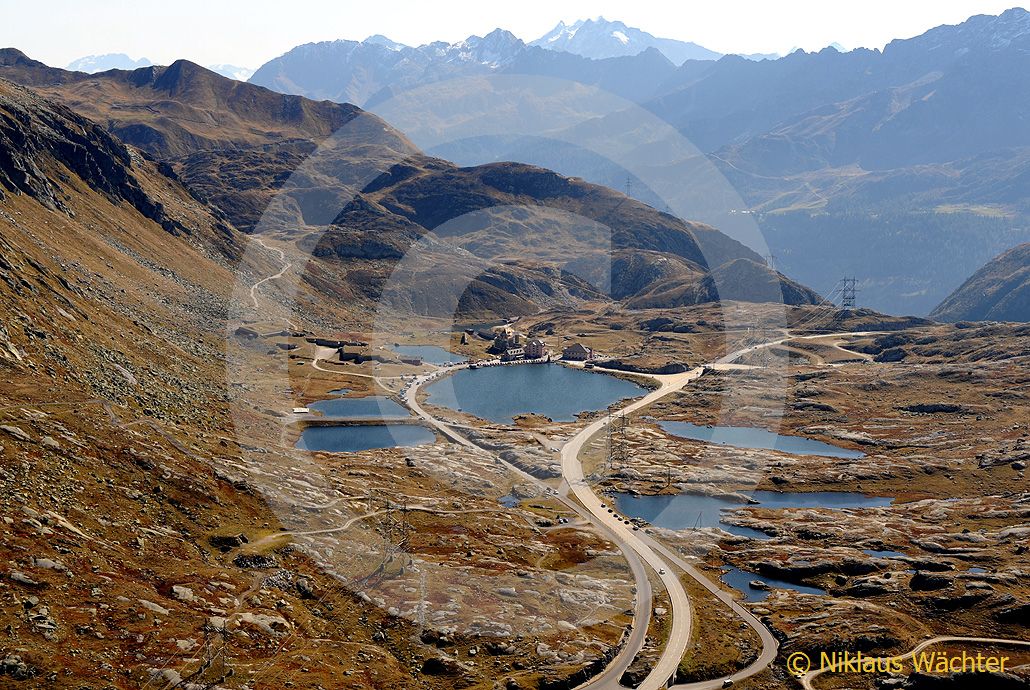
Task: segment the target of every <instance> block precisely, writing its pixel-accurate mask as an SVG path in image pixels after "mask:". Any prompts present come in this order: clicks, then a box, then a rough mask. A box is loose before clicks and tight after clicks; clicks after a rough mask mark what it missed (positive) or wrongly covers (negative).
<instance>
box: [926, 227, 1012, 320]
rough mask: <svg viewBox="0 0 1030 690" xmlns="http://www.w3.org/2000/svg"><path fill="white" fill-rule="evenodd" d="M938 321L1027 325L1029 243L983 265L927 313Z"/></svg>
mask: <svg viewBox="0 0 1030 690" xmlns="http://www.w3.org/2000/svg"><path fill="white" fill-rule="evenodd" d="M930 318H933V319H937V320H939V321H950V322H955V321H1030V242H1028V243H1026V244H1021V245H1019V246H1017V247H1013V248H1012V249H1009V250H1008V251H1006V252H1003V253H1002V254H1000V255H998V256H996V257H995V258H993V259H992V260H991V261H989V262H987V264H985V265H984V266H983V267H982V268H980V269H979V270H978V271H977V272H976V273H974V274H973V275H971V276H970V277H969V278H968V279H967V280H966V281H965V282H964V283H962V285H961V286H959V288H958V289H957V290H955V291H954V292H953V293H951V294H950V295H948V297H946V298H945V299H944V301H943V302H941V303H940V304H939V305H937V307H936V308H935V309H934V310H933V311H932V312H930Z"/></svg>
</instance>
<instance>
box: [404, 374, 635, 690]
mask: <svg viewBox="0 0 1030 690" xmlns="http://www.w3.org/2000/svg"><path fill="white" fill-rule="evenodd" d="M467 366H468V364H467V363H465V364H457V365H454V366H452V367H448V368H446V369H438V370H437V371H435V372H432V373H430V374H425V375H423V376H420V377H418V378H417V379H415V381H413V382H412V384H411V385H410V386H409V387H408V388H407V390H406V391H405V393H404V396H403V400H404V403H405V404H406V405H407V406H408V407H409V408H410V409H411V411H412V412H414V413H415V414H417V415H418V416H419V417H421V418H422V419H424V420H425V421H426V422H427V423H428V424H430V425H432V426H433V428H434V429H436V430H437V431H439V432H440V433H441V434H442V435H443V436H444V437H445V438H447V439H450V440H451V441H453V442H454V443H457V444H459V445H462V446H465V447H466V448H478V447H479V446H477V445H476V444H474V443H473V442H472V441H470V440H469V439H468V438H466V437H465V436H464V435H463V434H461V433H460V432H459V431H457V430H456V429H455V428H454V427H453V426H452V425H450V424H447V423H446V422H444V421H442V420H440V419H437V418H436V417H434V416H433V415H431V414H429V413H428V412H426V410H425V409H424V408H423V407H422V405H421V404H419V402H418V390H419V388H421V387H422V386H423V385H425V384H426V383H429V382H430V381H434V380H436V379H438V378H440V377H441V376H442V375H444V374H450V373H452V372H454V371H457V370H459V369H464V368H466V367H467ZM497 461H498V462H500V463H501V464H503V465H504V466H505V467H507V468H508V469H509V470H510V471H512V472H514V473H515V474H517V475H519V476H521V477H523V478H524V479H525V480H526V481H529V482H532V483H533V484H536V485H537V486H539V487H541V488H542V489H543V490H544V491H548V492H550V491H551V489H550V487H548V486H547V485H546V484H545V483H544V482H543V481H541V480H539V479H537V478H536V477H534V476H532V475H530V474H527V473H526V472H524V471H523V470H521V469H519V468H518V467H515V466H514V465H512V464H511V463H509V462H506V461H504V460H502V459H501V458H499V457H498V458H497ZM554 497H555V498H557V499H558V500H560V501H561V502H562V503H564V504H565V505H566V507H568V508H570V509H571V510H573V511H574V512H575V513H576V514H577V515H579V516H580V517H582V518H583V519H585V520H586V521H587V522H589V523H590V524H591V525H593V526H594V527H595V528H596V529H597V530H598V531H599V532H600V533H601V534H602V535H604V536H605V537H606V538H608V539H610V540H611V541H612V543H614V544H615V545H616V546H618V547H619V550H621V551H622V553H623V555H624V556H625V557H626V561H627V563H628V564H629V568H630V572H631V573H632V574H633V580H634V583H635V587H636V594H635V596H634V602H635V606H634V611H633V624H632V626H631V627H630V633H629V637H628V638H626V639H625V640H623V643H622V647H621V649H620V650H619V652H618V653H617V654H616V655H615V657H614V658H613V659H612V660H611V661H610V662H609V663H608V665H607V666H606V667H605V669H604V671H602V672H601V673H599V674H597V675H595V676H593V677H592V678H591V679H590V680H589V681H587V682H586V683H584V684H583V685H581V686H579V688H580V690H587V689H589V690H623V686H622V685H620V684H619V679H620V678H622V675H623V674H624V673H625V672H626V669H628V668H629V667H630V665H631V664H632V663H633V659H635V658H636V656H637V654H639V653H640V650H641V649H643V647H644V642H645V639H646V637H647V628H648V625H649V623H650V620H651V608H652V603H653V598H652V597H653V594H652V591H651V581H650V580H649V579H648V577H647V572H646V571H645V569H644V564H643V562H642V561H641V560H640V558H639V557H638V555H637V552H636V551H635V550H634V549H632V548H630V547H629V545H627V544H626V543H624V542H623V541H622V540H621V539H619V537H618V535H617V534H615V533H614V532H613V531H612V530H611V529H610V528H609V527H608V526H607V525H605V524H603V523H600V522H599V521H598V520H597V519H596V518H595V516H594V515H592V514H591V513H590V512H589V511H588V510H586V509H584V508H583V506H581V505H579V504H578V503H576V502H575V501H572V500H570V499H569V498H568V497H566V496H563V495H561V494H557V495H555V496H554Z"/></svg>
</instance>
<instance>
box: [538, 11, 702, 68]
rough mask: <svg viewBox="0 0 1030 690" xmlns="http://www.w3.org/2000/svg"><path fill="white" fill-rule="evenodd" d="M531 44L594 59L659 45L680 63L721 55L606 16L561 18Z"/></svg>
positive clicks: (637, 52) (627, 54)
mask: <svg viewBox="0 0 1030 690" xmlns="http://www.w3.org/2000/svg"><path fill="white" fill-rule="evenodd" d="M529 45H530V46H538V47H541V48H546V49H548V50H556V51H563V52H567V53H574V54H576V55H580V56H582V57H587V58H591V59H594V60H601V59H605V58H611V57H626V56H632V55H639V54H640V53H642V52H643V51H644V50H646V49H647V48H657V49H658V50H660V51H661V52H662V53H664V54H665V56H666V57H667V58H669V60H671V61H672V62H673V63H675V64H677V65H680V64H683V63H684V62H685V61H687V60H716V59H718V58H719V57H721V55H720V54H719V53H716V52H714V51H711V50H708V49H707V48H704V47H702V46H699V45H697V44H696V43H690V42H688V41H678V40H675V39H671V38H659V37H656V36H653V35H652V34H649V33H647V32H646V31H642V30H641V29H637V28H634V27H630V26H626V24H624V23H623V22H621V21H618V20H609V19H605V18H604V17H603V16H598V17H596V18H593V19H580V20H579V21H577V22H575V23H573V24H572V25H568V24H566V23H565V22H563V21H561V22H558V24H557V26H555V27H554V28H553V29H551V31H549V32H547V33H546V34H544V35H543V36H541V37H540V38H538V39H536V40H535V41H532V42H531V43H529Z"/></svg>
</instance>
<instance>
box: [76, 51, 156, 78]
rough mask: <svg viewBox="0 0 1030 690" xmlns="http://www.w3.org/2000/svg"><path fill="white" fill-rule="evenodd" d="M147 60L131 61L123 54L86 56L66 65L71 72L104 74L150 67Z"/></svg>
mask: <svg viewBox="0 0 1030 690" xmlns="http://www.w3.org/2000/svg"><path fill="white" fill-rule="evenodd" d="M152 64H154V63H152V62H151V61H150V60H148V59H147V58H145V57H144V58H140V59H139V60H133V59H132V58H131V57H129V56H128V55H126V54H125V53H107V54H106V55H87V56H85V57H80V58H79V59H78V60H72V61H71V62H70V63H68V69H70V70H72V71H73V72H88V73H89V74H93V73H94V72H106V71H107V70H109V69H137V68H139V67H150V65H152Z"/></svg>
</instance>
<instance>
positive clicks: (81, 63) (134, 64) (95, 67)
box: [68, 53, 254, 81]
mask: <svg viewBox="0 0 1030 690" xmlns="http://www.w3.org/2000/svg"><path fill="white" fill-rule="evenodd" d="M153 64H154V63H152V62H151V61H150V60H148V59H147V58H145V57H143V58H140V59H139V60H133V59H132V58H131V57H129V56H128V55H126V54H125V53H108V54H107V55H87V56H85V57H81V58H79V59H78V60H72V61H71V62H70V63H69V64H68V69H69V70H71V71H73V72H86V73H88V74H96V73H97V72H106V71H107V70H109V69H124V70H134V69H139V68H140V67H150V66H151V65H153ZM207 68H208V69H209V70H211V71H212V72H218V73H219V74H221V75H222V76H223V77H229V78H230V79H235V80H236V81H247V80H248V79H250V77H251V75H253V74H254V70H252V69H249V68H247V67H239V66H237V65H227V64H221V65H208V66H207Z"/></svg>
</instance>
